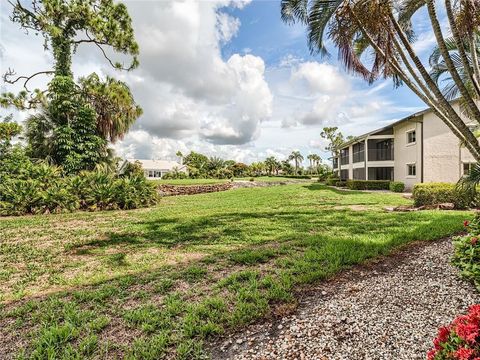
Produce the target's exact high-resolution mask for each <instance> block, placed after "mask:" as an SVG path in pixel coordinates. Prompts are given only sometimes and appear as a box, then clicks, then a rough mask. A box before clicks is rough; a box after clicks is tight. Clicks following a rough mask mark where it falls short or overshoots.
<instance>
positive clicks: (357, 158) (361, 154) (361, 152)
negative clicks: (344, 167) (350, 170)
mask: <svg viewBox="0 0 480 360" xmlns="http://www.w3.org/2000/svg"><path fill="white" fill-rule="evenodd" d="M352 150H353V162H354V163H357V162H363V161H365V143H364V142H362V143H358V144H354V145H353V146H352Z"/></svg>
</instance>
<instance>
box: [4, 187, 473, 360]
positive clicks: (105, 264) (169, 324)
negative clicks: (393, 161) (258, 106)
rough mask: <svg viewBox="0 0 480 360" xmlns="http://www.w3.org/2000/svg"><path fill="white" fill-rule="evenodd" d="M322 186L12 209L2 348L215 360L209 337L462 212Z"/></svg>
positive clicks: (456, 224)
mask: <svg viewBox="0 0 480 360" xmlns="http://www.w3.org/2000/svg"><path fill="white" fill-rule="evenodd" d="M401 204H404V205H406V204H410V201H409V200H407V199H403V198H402V197H401V195H399V194H393V193H364V192H357V191H341V190H337V189H333V188H330V187H326V186H323V185H321V184H319V183H301V184H294V185H287V186H281V187H262V188H253V189H236V190H231V191H227V192H221V193H210V194H202V195H195V196H184V197H170V198H165V199H164V200H162V203H161V205H159V206H157V207H151V208H146V209H138V210H132V211H110V212H97V213H75V214H58V215H49V216H28V217H12V218H2V219H0V263H2V264H3V266H2V268H1V269H0V280H1V281H0V294H1V295H0V296H1V300H2V305H1V307H0V357H6V356H7V355H11V356H14V355H15V356H17V355H18V356H19V358H47V357H49V358H55V359H62V358H68V359H71V358H86V359H89V358H115V357H117V358H127V359H134V358H136V359H161V358H163V357H166V356H167V354H168V356H170V357H175V358H178V359H197V358H202V357H203V356H204V355H205V353H204V351H205V348H204V347H202V341H208V340H209V339H212V337H215V336H218V335H221V334H222V333H224V332H226V331H230V330H232V329H237V328H239V327H241V326H244V325H245V324H247V323H250V322H252V321H255V320H257V319H259V318H261V317H266V316H269V315H271V314H273V313H277V314H282V313H285V312H286V311H288V309H292V308H294V306H295V296H296V295H295V290H296V289H299V288H300V287H301V286H304V285H306V284H310V283H313V282H315V281H319V280H322V279H325V278H326V277H328V276H330V275H332V274H334V273H335V272H337V271H339V270H340V269H342V268H344V267H346V266H350V265H353V264H356V263H359V262H362V261H365V260H366V259H368V258H371V257H375V256H378V255H383V254H387V253H389V252H390V251H392V250H393V249H394V248H395V247H398V246H400V245H403V244H406V243H408V242H411V241H415V240H432V239H436V238H440V237H444V236H448V235H451V234H453V233H455V232H458V231H461V230H462V228H463V225H462V221H463V219H464V218H467V217H468V216H470V213H469V212H460V211H422V212H409V213H397V212H386V211H384V210H383V209H384V207H385V206H395V205H401Z"/></svg>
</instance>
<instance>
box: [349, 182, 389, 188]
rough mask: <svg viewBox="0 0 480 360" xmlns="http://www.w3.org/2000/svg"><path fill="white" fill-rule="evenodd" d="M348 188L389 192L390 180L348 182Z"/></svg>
mask: <svg viewBox="0 0 480 360" xmlns="http://www.w3.org/2000/svg"><path fill="white" fill-rule="evenodd" d="M347 186H348V188H349V189H351V190H389V189H390V181H388V180H348V181H347Z"/></svg>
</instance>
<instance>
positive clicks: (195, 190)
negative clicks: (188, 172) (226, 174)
mask: <svg viewBox="0 0 480 360" xmlns="http://www.w3.org/2000/svg"><path fill="white" fill-rule="evenodd" d="M232 187H233V183H231V182H227V183H223V184H209V185H185V186H183V185H168V184H162V185H158V187H157V190H158V193H159V194H160V196H177V195H195V194H202V193H211V192H218V191H226V190H229V189H231V188H232Z"/></svg>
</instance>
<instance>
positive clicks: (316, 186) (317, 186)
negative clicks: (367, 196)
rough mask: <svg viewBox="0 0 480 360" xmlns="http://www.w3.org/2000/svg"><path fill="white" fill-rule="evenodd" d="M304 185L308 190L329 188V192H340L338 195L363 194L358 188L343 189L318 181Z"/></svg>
mask: <svg viewBox="0 0 480 360" xmlns="http://www.w3.org/2000/svg"><path fill="white" fill-rule="evenodd" d="M303 187H304V188H305V189H307V190H312V191H318V190H327V191H329V192H333V193H335V194H338V195H355V194H363V193H362V192H361V191H357V190H342V189H338V188H334V187H332V186H327V185H323V184H318V183H317V184H316V183H312V184H310V185H305V186H303Z"/></svg>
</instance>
